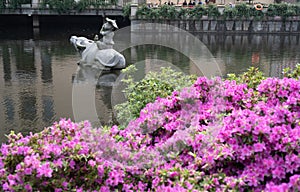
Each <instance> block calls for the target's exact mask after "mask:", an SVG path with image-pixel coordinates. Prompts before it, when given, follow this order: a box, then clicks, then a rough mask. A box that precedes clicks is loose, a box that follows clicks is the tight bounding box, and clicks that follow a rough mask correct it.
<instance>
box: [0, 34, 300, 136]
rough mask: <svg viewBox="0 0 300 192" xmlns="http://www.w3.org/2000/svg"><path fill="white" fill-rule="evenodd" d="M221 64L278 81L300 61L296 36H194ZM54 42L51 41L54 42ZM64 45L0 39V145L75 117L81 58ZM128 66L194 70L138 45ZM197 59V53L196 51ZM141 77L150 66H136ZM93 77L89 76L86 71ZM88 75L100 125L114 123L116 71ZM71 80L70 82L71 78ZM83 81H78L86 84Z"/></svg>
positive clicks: (167, 51)
mask: <svg viewBox="0 0 300 192" xmlns="http://www.w3.org/2000/svg"><path fill="white" fill-rule="evenodd" d="M195 35H196V36H197V37H198V38H199V39H200V40H201V41H202V42H203V43H204V44H205V45H206V46H207V47H208V49H209V50H210V52H211V53H212V55H213V56H214V57H215V59H216V60H217V61H220V62H222V65H223V67H222V69H221V70H222V73H223V74H227V73H241V72H244V71H246V69H247V68H248V67H249V66H255V67H259V68H260V69H261V70H262V71H263V72H264V73H265V74H266V75H267V76H281V71H282V69H283V68H285V67H293V66H294V65H295V64H296V63H299V62H300V52H299V50H300V43H299V36H300V35H288V36H287V35H284V36H282V35H237V34H236V35H212V34H195ZM55 38H56V37H53V39H55ZM68 39H69V36H68V37H65V38H63V40H57V39H55V40H0V122H1V123H0V127H1V129H0V142H3V141H5V137H4V134H8V133H9V131H10V130H15V131H16V132H20V131H21V132H23V133H24V134H28V132H30V131H32V132H36V131H39V130H41V129H43V127H46V126H49V125H50V124H51V123H52V122H54V121H57V120H59V118H60V117H66V118H71V119H72V120H74V117H73V110H72V89H73V85H72V82H73V80H74V79H72V75H74V73H75V72H76V70H77V67H78V66H77V65H76V63H77V61H78V60H79V59H80V57H79V55H78V54H77V53H76V51H75V50H74V49H73V47H72V45H71V44H70V43H69V41H68ZM122 54H123V55H124V56H125V58H126V60H127V63H136V62H139V61H143V60H147V59H158V60H164V61H167V62H169V63H172V64H174V65H176V66H177V67H178V68H180V70H182V71H184V72H185V73H196V74H198V72H197V70H198V69H197V68H196V67H195V66H193V64H192V63H191V62H190V61H189V59H188V58H187V57H185V56H184V55H182V54H180V53H178V52H177V51H176V50H173V49H171V48H166V47H163V46H158V45H140V46H136V47H132V48H130V49H127V50H125V51H123V52H122ZM199 54H201V52H200V51H199ZM137 68H138V70H139V74H140V76H141V78H142V77H143V76H144V75H145V74H146V73H147V72H148V71H149V69H148V68H149V65H145V66H141V65H138V66H137ZM90 72H92V71H90ZM90 72H89V73H86V74H84V75H88V76H85V77H84V78H94V79H95V81H96V86H95V92H94V94H95V96H94V98H95V99H94V102H95V108H96V109H95V110H96V113H97V115H98V117H97V118H99V119H98V120H99V121H100V122H101V124H106V123H110V122H111V121H112V119H113V113H112V101H111V99H112V98H113V99H118V100H119V101H118V102H115V101H114V102H115V103H119V102H120V101H122V100H124V97H123V95H122V94H120V92H121V88H118V89H117V91H116V89H115V88H116V87H114V86H115V82H116V80H117V79H118V78H120V75H122V74H120V72H119V71H114V72H112V73H111V72H110V73H107V72H101V74H99V73H95V74H92V73H90ZM73 78H74V77H73ZM84 78H83V79H82V80H84Z"/></svg>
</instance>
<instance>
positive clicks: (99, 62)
mask: <svg viewBox="0 0 300 192" xmlns="http://www.w3.org/2000/svg"><path fill="white" fill-rule="evenodd" d="M116 29H118V26H117V24H116V21H115V20H112V19H109V18H106V23H104V24H103V26H102V28H101V30H100V34H101V35H102V36H103V38H102V41H101V40H98V36H97V35H96V36H95V39H94V40H90V39H87V38H85V37H77V36H72V37H71V38H70V41H71V43H72V44H73V45H74V46H75V48H76V50H78V51H79V52H80V53H81V60H80V61H79V63H78V65H91V66H94V67H97V68H100V69H105V70H109V69H123V68H125V66H126V62H125V58H124V56H123V55H122V54H120V53H119V52H117V51H116V50H114V49H113V45H114V41H113V36H114V31H115V30H116Z"/></svg>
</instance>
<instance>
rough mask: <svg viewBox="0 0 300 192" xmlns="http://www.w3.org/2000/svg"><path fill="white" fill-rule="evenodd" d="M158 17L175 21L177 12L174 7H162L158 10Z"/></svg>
mask: <svg viewBox="0 0 300 192" xmlns="http://www.w3.org/2000/svg"><path fill="white" fill-rule="evenodd" d="M158 10H159V11H158V13H159V16H160V17H161V18H164V19H175V18H177V15H178V12H177V10H176V9H175V7H174V6H170V5H162V6H161V7H160V8H159V9H158Z"/></svg>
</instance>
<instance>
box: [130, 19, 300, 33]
mask: <svg viewBox="0 0 300 192" xmlns="http://www.w3.org/2000/svg"><path fill="white" fill-rule="evenodd" d="M146 23H162V24H167V25H172V26H175V27H178V28H180V29H183V30H187V31H189V32H215V33H224V32H225V33H300V18H299V17H297V18H293V19H287V20H285V21H284V20H281V19H279V20H278V19H276V18H274V19H269V20H262V21H256V20H210V19H201V20H163V21H162V20H159V21H155V20H131V29H132V31H133V32H139V31H142V30H145V29H143V26H144V25H143V24H146Z"/></svg>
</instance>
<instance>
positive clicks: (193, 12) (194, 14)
mask: <svg viewBox="0 0 300 192" xmlns="http://www.w3.org/2000/svg"><path fill="white" fill-rule="evenodd" d="M203 15H207V10H206V8H205V6H203V5H197V6H195V7H194V8H193V9H190V11H189V16H190V17H191V18H195V19H201V18H202V16H203Z"/></svg>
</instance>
